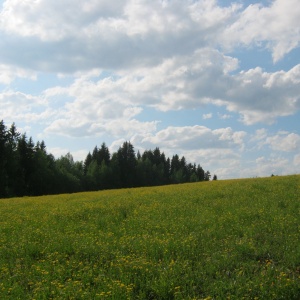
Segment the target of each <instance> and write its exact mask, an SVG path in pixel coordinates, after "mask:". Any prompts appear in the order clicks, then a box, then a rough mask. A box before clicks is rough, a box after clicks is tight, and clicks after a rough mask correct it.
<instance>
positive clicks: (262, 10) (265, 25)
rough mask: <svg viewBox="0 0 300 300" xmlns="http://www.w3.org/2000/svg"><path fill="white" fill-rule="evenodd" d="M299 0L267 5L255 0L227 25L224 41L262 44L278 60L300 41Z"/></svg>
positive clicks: (275, 2)
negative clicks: (255, 2)
mask: <svg viewBox="0 0 300 300" xmlns="http://www.w3.org/2000/svg"><path fill="white" fill-rule="evenodd" d="M299 18H300V10H299V1H298V0H275V1H272V2H271V4H270V5H269V6H263V4H262V3H257V4H253V5H250V6H248V7H246V8H245V9H244V10H242V11H241V12H240V13H239V15H238V18H237V19H236V20H235V21H234V22H232V24H231V25H228V26H227V28H226V29H225V31H224V32H223V33H222V35H223V43H224V45H226V44H227V45H228V46H229V45H230V46H231V47H234V46H236V45H237V44H243V45H246V46H249V45H253V44H256V45H259V44H261V43H262V44H263V46H266V47H267V48H269V49H270V50H271V51H272V55H273V60H274V62H277V61H278V60H279V59H281V58H283V56H284V55H285V54H287V53H289V52H290V51H291V50H292V49H294V48H296V47H298V46H299V44H300V31H299Z"/></svg>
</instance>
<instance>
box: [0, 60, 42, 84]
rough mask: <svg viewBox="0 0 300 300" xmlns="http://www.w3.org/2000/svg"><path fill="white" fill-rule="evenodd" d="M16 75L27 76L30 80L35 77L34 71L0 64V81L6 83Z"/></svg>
mask: <svg viewBox="0 0 300 300" xmlns="http://www.w3.org/2000/svg"><path fill="white" fill-rule="evenodd" d="M18 77H19V78H29V79H31V80H36V79H37V75H36V73H35V72H32V71H30V70H25V69H21V68H18V67H14V66H10V65H4V64H0V83H3V84H6V85H8V84H10V83H11V82H12V81H13V80H15V79H16V78H18Z"/></svg>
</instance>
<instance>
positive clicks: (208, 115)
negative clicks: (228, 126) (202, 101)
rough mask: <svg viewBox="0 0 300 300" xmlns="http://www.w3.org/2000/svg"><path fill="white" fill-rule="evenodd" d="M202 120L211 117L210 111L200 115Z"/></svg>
mask: <svg viewBox="0 0 300 300" xmlns="http://www.w3.org/2000/svg"><path fill="white" fill-rule="evenodd" d="M202 118H203V120H207V119H211V118H212V113H209V114H203V115H202Z"/></svg>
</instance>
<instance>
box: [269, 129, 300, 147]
mask: <svg viewBox="0 0 300 300" xmlns="http://www.w3.org/2000/svg"><path fill="white" fill-rule="evenodd" d="M265 144H267V145H269V146H270V147H271V149H273V150H276V151H283V152H295V151H299V152H300V135H299V134H296V133H288V132H287V133H286V132H283V133H279V134H277V135H274V136H271V137H268V138H267V139H266V141H265Z"/></svg>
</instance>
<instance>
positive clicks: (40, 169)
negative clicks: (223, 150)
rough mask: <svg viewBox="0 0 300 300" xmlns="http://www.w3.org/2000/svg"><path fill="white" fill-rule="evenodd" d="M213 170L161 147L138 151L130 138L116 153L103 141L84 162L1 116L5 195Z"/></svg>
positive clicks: (177, 179)
mask: <svg viewBox="0 0 300 300" xmlns="http://www.w3.org/2000/svg"><path fill="white" fill-rule="evenodd" d="M210 176H211V175H210V172H209V171H206V172H205V171H204V170H203V168H202V167H201V166H200V165H197V166H196V164H191V163H188V162H187V161H186V159H185V157H184V156H182V157H181V158H180V157H179V156H178V155H177V154H176V155H173V156H172V158H168V157H166V156H165V154H164V153H163V152H161V151H160V149H159V148H158V147H157V148H155V149H154V150H146V151H144V152H143V153H142V154H141V153H140V152H139V151H138V152H137V153H135V150H134V147H133V145H132V144H131V143H130V142H124V143H123V145H122V146H120V147H119V149H118V151H117V152H115V153H113V154H111V153H110V151H109V149H108V147H107V146H106V144H105V143H102V145H101V147H97V146H96V147H95V148H94V149H93V151H92V152H89V153H88V154H87V156H86V158H85V160H84V161H80V162H79V161H74V159H73V156H72V155H71V154H70V153H67V154H66V155H64V156H61V157H60V158H57V159H56V158H55V157H54V156H53V155H52V154H51V153H47V150H46V145H45V142H44V141H42V142H37V143H36V144H35V143H34V142H33V140H32V138H31V137H29V138H28V137H27V136H26V133H23V134H21V133H19V132H18V131H17V129H16V126H15V124H14V123H13V124H12V125H11V126H10V127H9V128H7V127H6V125H5V123H4V121H3V120H2V121H0V198H8V197H15V196H25V195H26V196H38V195H50V194H61V193H74V192H80V191H95V190H101V189H116V188H127V187H141V186H155V185H167V184H176V183H185V182H196V181H208V180H210ZM213 179H217V176H216V175H214V177H213Z"/></svg>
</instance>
